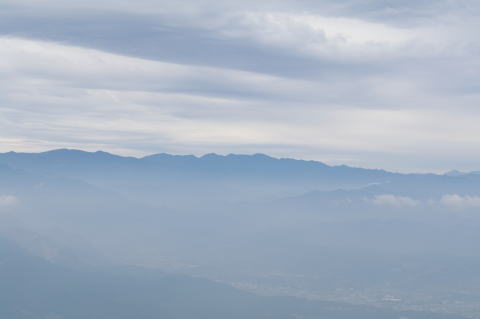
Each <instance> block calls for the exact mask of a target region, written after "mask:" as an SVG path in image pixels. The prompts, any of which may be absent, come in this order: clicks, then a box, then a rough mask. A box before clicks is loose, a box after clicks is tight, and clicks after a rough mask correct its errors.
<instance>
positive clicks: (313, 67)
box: [0, 0, 480, 171]
mask: <svg viewBox="0 0 480 319" xmlns="http://www.w3.org/2000/svg"><path fill="white" fill-rule="evenodd" d="M8 3H9V4H10V5H9V6H6V7H5V12H7V13H4V12H2V11H1V10H0V34H4V35H10V36H1V35H0V73H1V74H2V76H1V77H0V136H2V137H1V139H0V142H2V143H0V145H1V146H0V151H9V150H17V151H22V150H23V151H36V150H45V149H49V148H56V147H76V148H84V149H98V148H101V149H104V150H107V151H112V152H120V153H123V154H131V155H141V154H145V153H151V152H159V151H169V152H180V153H197V154H198V153H205V152H219V153H229V152H235V153H239V152H247V153H255V152H269V153H270V154H272V155H275V156H290V157H292V156H293V157H297V158H306V159H317V160H325V159H328V160H329V162H330V163H334V164H337V163H347V164H350V165H357V166H367V167H383V168H387V169H392V168H393V169H399V170H409V171H410V170H439V171H443V170H446V169H450V168H451V167H458V168H459V169H462V170H466V171H468V170H474V169H478V167H476V166H477V165H478V164H477V163H478V159H479V158H480V151H479V150H480V148H479V147H478V146H480V142H479V140H478V139H476V138H475V136H478V134H480V129H479V128H478V125H477V123H476V121H475V119H476V118H477V117H478V116H477V115H479V113H478V112H479V111H478V110H477V105H478V104H479V102H480V94H479V93H478V92H480V91H479V90H478V87H479V84H478V78H479V77H478V74H479V70H480V67H479V65H480V63H479V59H478V54H477V52H476V49H475V48H476V47H478V37H477V36H476V34H475V33H474V32H471V31H469V30H476V27H475V26H476V25H477V24H478V22H476V20H478V19H475V18H476V17H475V16H474V15H472V14H471V12H473V10H470V9H468V10H466V9H465V8H463V9H462V8H460V7H459V8H457V9H456V7H455V6H451V5H449V4H448V1H437V2H431V3H429V2H423V1H422V3H421V4H420V3H417V2H414V1H408V2H401V3H400V2H398V3H395V4H394V3H390V2H389V3H388V5H387V4H385V3H383V2H381V1H369V2H368V3H367V4H362V5H359V4H360V3H361V2H358V1H345V2H342V4H341V5H340V4H338V2H336V1H301V2H298V1H290V0H282V1H278V2H276V5H275V6H272V5H271V3H270V2H264V3H258V1H242V2H239V1H222V2H221V3H220V2H218V1H208V0H199V1H185V2H182V3H181V4H180V3H176V2H175V3H173V2H171V1H170V2H169V1H151V0H141V1H138V2H135V3H133V2H131V1H115V2H113V1H109V0H108V1H107V0H103V1H102V0H100V1H82V2H81V3H80V2H79V3H75V4H74V3H67V2H65V1H58V0H41V1H28V0H16V1H8ZM17 4H18V5H19V6H23V8H20V7H19V8H20V9H18V10H15V7H16V5H17ZM112 4H115V5H114V6H112ZM469 5H470V6H472V5H475V4H474V3H473V2H469ZM74 7H75V9H78V10H72V8H74ZM112 7H115V10H119V11H121V12H122V13H120V12H117V14H108V11H109V10H111V9H110V8H112ZM9 8H10V9H11V8H13V9H11V10H12V11H8V10H10V9H9ZM25 8H30V9H31V10H24V9H25ZM89 10H98V11H89ZM25 12H29V14H28V15H26V16H25ZM102 12H107V14H103V13H102ZM145 13H149V14H148V15H145ZM2 14H3V15H2ZM2 17H3V20H5V21H6V22H5V21H3V24H2ZM7 18H8V19H10V20H8V19H7ZM32 19H33V20H32ZM35 19H39V20H35ZM32 21H36V22H35V23H33V22H32ZM42 21H44V22H45V23H43V22H42ZM67 21H68V28H64V26H65V24H66V23H67ZM44 26H45V27H44ZM46 26H48V27H46ZM85 26H88V29H86V28H85ZM127 27H128V28H127ZM2 28H3V29H2ZM15 28H18V29H15ZM127 29H128V30H127ZM52 30H53V31H52ZM85 30H87V31H88V32H87V31H85ZM15 34H17V35H18V34H22V35H24V36H25V37H28V39H26V38H24V39H21V38H18V37H17V38H15V37H14V36H13V35H15ZM91 34H95V37H92V36H91ZM140 35H141V36H140ZM40 39H41V40H40ZM169 39H170V40H171V39H173V40H171V41H170V42H168V41H169ZM165 52H167V53H165ZM168 52H170V54H168ZM447 75H448V76H447ZM452 132H455V134H452ZM433 159H435V160H433ZM439 159H440V160H439ZM432 165H438V166H437V167H433V166H432Z"/></svg>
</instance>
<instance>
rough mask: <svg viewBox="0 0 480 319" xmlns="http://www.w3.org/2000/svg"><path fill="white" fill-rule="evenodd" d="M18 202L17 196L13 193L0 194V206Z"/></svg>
mask: <svg viewBox="0 0 480 319" xmlns="http://www.w3.org/2000/svg"><path fill="white" fill-rule="evenodd" d="M16 204H18V198H17V197H16V196H13V195H0V208H2V207H11V206H14V205H16Z"/></svg>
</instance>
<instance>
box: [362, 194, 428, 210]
mask: <svg viewBox="0 0 480 319" xmlns="http://www.w3.org/2000/svg"><path fill="white" fill-rule="evenodd" d="M372 202H373V204H375V205H378V206H394V207H413V206H417V205H419V204H420V201H418V200H415V199H412V198H410V197H406V196H396V195H391V194H384V195H376V196H375V197H374V198H373V200H372Z"/></svg>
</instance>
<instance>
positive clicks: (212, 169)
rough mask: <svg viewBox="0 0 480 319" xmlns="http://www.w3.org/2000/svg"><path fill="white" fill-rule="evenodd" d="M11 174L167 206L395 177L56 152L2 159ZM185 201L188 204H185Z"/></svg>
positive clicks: (214, 159)
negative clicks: (70, 182) (58, 179)
mask: <svg viewBox="0 0 480 319" xmlns="http://www.w3.org/2000/svg"><path fill="white" fill-rule="evenodd" d="M0 163H3V164H7V165H9V166H11V167H12V168H19V169H23V170H25V171H29V172H35V173H42V174H46V175H55V176H64V177H70V178H75V179H79V180H83V181H86V182H88V183H90V184H93V185H97V186H100V187H102V188H107V189H112V190H116V191H119V192H122V193H123V194H124V195H125V196H129V197H130V198H138V199H141V200H142V201H146V202H151V203H156V204H158V203H163V204H170V205H171V206H179V205H186V204H187V203H193V204H192V205H194V204H195V203H198V202H208V201H212V200H214V201H216V202H218V201H227V202H228V201H242V200H258V199H267V198H278V197H280V196H283V195H293V194H301V193H304V192H307V191H310V190H314V189H334V188H339V187H359V186H365V185H367V184H369V183H375V182H382V181H385V180H388V179H390V178H392V177H394V176H396V174H392V173H389V172H385V171H382V170H367V169H359V168H350V167H346V166H335V167H332V166H327V165H325V164H323V163H320V162H313V161H300V160H292V159H275V158H271V157H268V156H266V155H262V154H256V155H227V156H220V155H215V154H208V155H205V156H202V157H195V156H176V155H168V154H157V155H152V156H147V157H144V158H132V157H121V156H116V155H112V154H108V153H104V152H95V153H88V152H83V151H78V150H55V151H50V152H44V153H13V152H10V153H4V154H0ZM186 196H188V198H189V201H188V202H186V201H185V200H184V199H183V198H184V197H186Z"/></svg>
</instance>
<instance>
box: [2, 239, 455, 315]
mask: <svg viewBox="0 0 480 319" xmlns="http://www.w3.org/2000/svg"><path fill="white" fill-rule="evenodd" d="M0 281H1V282H2V285H0V316H1V317H2V318H9V319H29V318H34V319H40V318H42V319H43V318H45V319H47V318H65V319H76V318H78V319H84V318H91V319H95V318H98V319H100V318H101V319H104V318H116V319H122V318H125V319H133V318H135V319H147V318H152V319H153V318H168V319H176V318H178V319H180V318H181V319H202V318H205V319H215V318H218V319H220V318H222V319H224V318H232V319H235V318H238V319H244V318H250V319H256V318H279V319H281V318H311V319H313V318H331V319H334V318H342V319H347V318H352V319H353V318H355V319H358V318H365V319H367V318H368V319H374V318H378V319H388V318H404V317H408V318H412V319H415V318H418V319H420V318H425V319H426V318H445V319H447V318H451V319H453V318H460V317H457V316H449V315H439V314H433V313H420V312H395V311H389V310H381V309H376V308H371V307H362V306H349V305H347V304H341V303H327V302H313V301H307V300H301V299H296V298H289V297H260V296H255V295H252V294H249V293H245V292H241V291H239V290H236V289H233V288H230V287H228V286H224V285H222V284H218V283H212V282H209V281H207V280H201V279H193V278H189V277H184V276H169V275H165V274H163V273H159V272H156V271H148V270H142V269H123V270H122V269H110V270H109V271H108V272H106V271H105V270H96V271H95V270H81V269H76V270H73V269H69V268H65V267H63V266H60V265H56V264H52V263H49V262H46V261H44V260H42V259H40V258H37V257H32V256H29V255H27V254H25V253H24V252H22V251H20V250H19V249H18V248H17V247H16V246H14V245H12V244H11V243H9V242H7V241H4V240H0Z"/></svg>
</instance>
